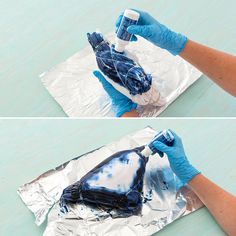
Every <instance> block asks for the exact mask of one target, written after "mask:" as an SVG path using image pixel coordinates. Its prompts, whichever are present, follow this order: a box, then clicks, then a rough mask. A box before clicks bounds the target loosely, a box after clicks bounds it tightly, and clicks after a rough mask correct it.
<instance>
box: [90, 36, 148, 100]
mask: <svg viewBox="0 0 236 236" xmlns="http://www.w3.org/2000/svg"><path fill="white" fill-rule="evenodd" d="M87 36H88V41H89V43H90V44H91V46H92V48H93V50H94V53H95V55H96V60H97V64H98V67H99V69H100V70H101V71H102V72H103V73H104V75H106V76H107V77H109V78H110V79H111V80H113V81H114V82H115V83H118V84H119V85H120V86H123V87H125V88H126V89H127V90H128V91H129V93H130V94H131V95H133V96H135V95H137V94H140V95H142V94H143V93H145V92H147V91H149V90H150V88H151V84H152V76H151V75H148V74H146V73H145V71H144V70H143V68H142V67H141V66H139V65H138V64H137V63H136V62H134V61H133V60H132V59H131V58H129V57H128V56H127V55H126V54H125V52H123V53H120V52H117V51H115V49H114V45H110V44H109V42H106V41H105V40H104V38H103V36H102V34H100V33H96V32H94V33H92V34H89V33H88V34H87Z"/></svg>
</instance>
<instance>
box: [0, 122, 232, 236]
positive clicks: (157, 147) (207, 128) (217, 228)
mask: <svg viewBox="0 0 236 236" xmlns="http://www.w3.org/2000/svg"><path fill="white" fill-rule="evenodd" d="M0 130H1V132H0V135H1V137H0V143H1V149H0V153H1V158H0V168H1V169H0V180H1V194H0V208H1V211H0V218H1V222H0V235H4V236H5V235H17V236H21V235H22V236H25V235H34V236H37V235H44V236H62V235H68V236H69V235H70V236H79V235H82V236H85V235H86V236H87V235H93V236H94V235H97V236H103V235H104V236H108V235H109V236H110V235H111V236H113V235H114V236H118V235H119V236H136V235H138V236H143V235H158V236H165V235H182V236H183V235H191V236H195V235H196V236H197V235H204V236H208V235H209V236H212V235H214V236H217V235H236V226H235V219H236V197H235V195H236V158H235V154H236V122H235V120H234V119H157V120H145V119H144V120H141V119H140V120H77V119H20V120H19V119H10V120H9V119H3V120H1V121H0Z"/></svg>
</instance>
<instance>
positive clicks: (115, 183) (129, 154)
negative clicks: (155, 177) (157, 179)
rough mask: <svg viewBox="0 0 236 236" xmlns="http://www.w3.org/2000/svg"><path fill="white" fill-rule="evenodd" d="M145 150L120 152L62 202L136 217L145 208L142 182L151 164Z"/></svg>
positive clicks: (65, 193) (66, 192)
mask: <svg viewBox="0 0 236 236" xmlns="http://www.w3.org/2000/svg"><path fill="white" fill-rule="evenodd" d="M141 150H143V147H140V148H136V149H133V150H127V151H122V152H118V153H116V154H114V155H112V156H111V157H109V158H107V159H106V160H104V161H103V162H101V163H100V164H99V165H98V166H96V167H95V168H94V169H93V170H91V171H90V172H88V173H87V174H86V175H85V176H84V177H82V178H81V179H80V180H79V181H78V182H76V183H75V184H73V185H71V186H69V187H67V188H66V189H64V191H63V194H62V196H61V199H60V205H61V206H62V207H65V206H67V204H76V203H84V204H88V205H95V206H97V207H103V208H104V209H106V210H107V209H109V210H113V209H116V210H119V211H122V212H124V213H127V214H136V213H138V212H139V211H140V210H141V207H142V190H143V178H144V174H145V168H146V163H147V161H148V159H147V158H145V157H144V156H143V155H142V154H141Z"/></svg>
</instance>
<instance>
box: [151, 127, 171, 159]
mask: <svg viewBox="0 0 236 236" xmlns="http://www.w3.org/2000/svg"><path fill="white" fill-rule="evenodd" d="M174 140H175V137H174V135H173V134H172V132H171V131H170V130H169V129H167V130H163V131H161V132H160V133H158V134H157V135H156V136H155V137H154V139H153V140H152V141H151V143H150V144H148V147H149V148H150V149H151V150H152V154H156V153H158V154H159V155H160V156H163V152H161V151H159V150H158V149H156V147H155V146H154V142H156V141H159V142H162V143H164V144H165V145H167V146H170V147H171V146H173V144H174Z"/></svg>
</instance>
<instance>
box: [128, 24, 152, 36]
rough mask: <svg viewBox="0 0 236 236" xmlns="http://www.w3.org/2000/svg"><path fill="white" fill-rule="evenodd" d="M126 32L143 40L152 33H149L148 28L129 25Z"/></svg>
mask: <svg viewBox="0 0 236 236" xmlns="http://www.w3.org/2000/svg"><path fill="white" fill-rule="evenodd" d="M127 30H128V32H129V33H130V34H134V35H139V36H141V37H143V38H147V37H149V36H150V35H151V34H152V32H151V28H150V27H149V26H146V25H144V26H140V25H131V26H129V27H128V29H127Z"/></svg>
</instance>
